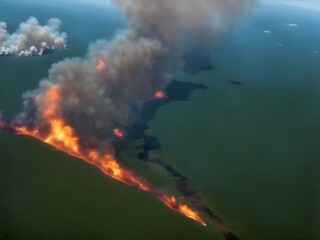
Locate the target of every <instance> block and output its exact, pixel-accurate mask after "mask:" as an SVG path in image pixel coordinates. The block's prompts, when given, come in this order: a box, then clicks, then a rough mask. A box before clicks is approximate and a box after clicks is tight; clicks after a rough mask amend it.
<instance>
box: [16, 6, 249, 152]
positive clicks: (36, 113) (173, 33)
mask: <svg viewBox="0 0 320 240" xmlns="http://www.w3.org/2000/svg"><path fill="white" fill-rule="evenodd" d="M113 3H114V4H115V5H116V6H118V7H119V8H120V9H121V10H122V11H123V12H124V14H125V16H126V17H127V19H128V23H129V28H128V29H126V30H124V31H123V32H122V33H120V34H118V36H117V37H115V39H114V40H113V41H111V42H107V41H99V42H97V43H95V44H93V45H91V46H90V48H89V51H88V54H87V56H86V57H85V58H73V59H66V60H64V61H62V62H59V63H57V64H55V65H53V66H52V68H51V70H50V73H49V77H48V78H47V79H44V80H42V81H41V83H40V86H39V88H38V89H37V90H35V91H32V92H28V93H26V94H25V95H24V99H25V101H24V111H23V113H22V114H20V115H19V116H18V117H17V118H16V119H15V122H17V123H19V122H20V123H24V124H28V126H29V127H30V128H32V127H33V126H41V130H43V132H45V131H46V129H47V127H48V126H47V122H46V121H45V120H44V119H43V118H42V111H43V107H44V106H43V101H42V100H41V99H43V97H44V92H45V91H46V89H48V87H50V86H51V85H52V84H55V85H57V86H58V90H59V92H60V95H61V96H62V97H63V99H61V101H60V103H59V109H58V111H59V114H60V115H61V116H62V117H63V118H64V119H65V120H66V121H67V123H68V124H70V126H72V127H73V129H74V130H75V131H76V133H77V134H78V135H79V136H80V139H81V144H82V146H83V147H87V148H97V147H98V148H99V149H101V150H105V149H106V150H107V151H112V141H113V140H114V135H113V133H112V130H113V129H114V128H121V129H123V128H125V127H129V126H130V125H131V124H132V123H134V121H135V120H136V119H137V117H138V116H139V113H140V109H141V107H142V105H143V103H144V102H145V101H147V100H148V99H150V98H152V96H153V94H154V93H155V92H156V91H157V90H159V89H163V88H164V87H166V85H167V84H168V82H169V80H170V78H171V77H172V75H173V74H174V73H175V72H176V71H177V70H179V68H180V67H181V66H182V60H181V56H182V54H183V52H184V51H185V50H186V49H185V46H186V44H185V42H187V41H188V37H190V36H192V37H193V38H196V39H197V40H198V41H199V43H201V44H202V45H203V46H204V47H207V48H208V49H211V48H212V47H213V46H214V45H215V44H216V42H217V39H219V37H221V35H222V34H223V33H224V32H225V31H226V29H227V27H228V26H229V25H230V23H232V21H234V20H235V18H236V17H238V16H240V15H241V14H243V13H244V12H245V11H247V10H248V8H249V7H251V6H252V4H253V3H254V0H211V1H210V0H197V1H194V0H113ZM99 59H103V60H104V61H105V63H106V67H105V69H104V70H103V71H97V70H96V64H97V63H98V61H99Z"/></svg>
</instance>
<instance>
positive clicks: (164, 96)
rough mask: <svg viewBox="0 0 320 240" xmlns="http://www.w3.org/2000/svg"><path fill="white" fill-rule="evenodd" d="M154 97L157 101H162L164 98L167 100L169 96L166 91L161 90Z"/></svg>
mask: <svg viewBox="0 0 320 240" xmlns="http://www.w3.org/2000/svg"><path fill="white" fill-rule="evenodd" d="M153 97H154V98H156V99H162V98H167V95H166V94H165V92H164V91H160V90H159V91H157V92H156V93H155V94H154V96H153Z"/></svg>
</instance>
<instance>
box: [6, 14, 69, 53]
mask: <svg viewBox="0 0 320 240" xmlns="http://www.w3.org/2000/svg"><path fill="white" fill-rule="evenodd" d="M60 27H61V21H60V20H59V19H56V18H51V19H49V21H48V23H47V25H44V26H41V25H40V24H39V21H38V20H37V19H36V18H34V17H30V18H29V19H28V20H27V21H26V22H23V23H21V24H20V26H19V28H18V29H17V30H16V32H15V33H13V34H10V33H8V31H7V24H6V23H5V22H0V55H17V56H36V55H42V54H43V53H44V52H45V51H48V50H54V49H56V48H60V49H64V48H65V47H66V43H67V34H66V33H64V32H62V33H61V32H60Z"/></svg>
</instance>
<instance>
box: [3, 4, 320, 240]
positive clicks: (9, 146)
mask: <svg viewBox="0 0 320 240" xmlns="http://www.w3.org/2000/svg"><path fill="white" fill-rule="evenodd" d="M0 9H5V11H1V13H0V21H6V22H8V24H9V26H10V27H11V28H12V29H15V28H16V27H17V25H18V23H19V22H21V21H24V20H25V19H26V18H27V17H29V16H36V17H38V18H39V20H40V21H41V22H42V23H43V22H45V21H46V20H47V19H48V18H50V17H58V18H60V19H61V20H62V22H63V30H64V31H66V32H67V33H68V37H69V44H68V51H66V52H59V53H56V54H53V55H46V56H43V57H35V58H16V57H2V58H0V73H1V75H0V109H3V110H4V111H5V113H6V114H8V115H13V114H16V113H18V112H19V111H20V109H21V95H22V93H23V92H25V91H26V90H32V89H35V88H36V86H37V84H38V82H39V80H40V79H41V78H43V77H45V76H47V71H48V69H49V68H50V66H51V64H53V63H55V62H57V61H59V60H61V59H63V58H65V57H72V56H82V55H83V54H84V53H85V52H86V48H87V46H88V43H90V42H91V41H94V40H96V39H98V38H105V37H106V38H111V37H112V35H113V34H114V32H115V31H116V30H117V29H119V28H121V27H124V26H125V22H124V20H123V19H122V17H121V16H119V15H118V14H117V13H114V12H112V11H110V10H108V9H105V8H100V7H99V8H96V7H92V6H82V5H81V4H79V5H77V6H73V5H63V6H62V5H61V7H57V6H52V4H50V5H48V6H47V5H45V4H43V5H36V4H23V3H19V4H18V3H15V4H14V3H9V2H5V1H0ZM288 23H298V24H299V25H301V28H289V27H288V26H286V24H288ZM319 23H320V20H319V17H318V14H315V13H310V12H308V13H306V12H303V11H299V12H297V11H296V10H293V9H282V8H271V7H266V6H265V7H261V8H258V9H257V10H255V11H254V12H253V13H252V14H250V16H248V17H247V18H245V19H243V20H242V21H241V22H239V23H238V24H237V25H236V26H235V27H234V28H232V29H231V31H230V33H229V34H228V35H227V36H226V37H225V39H223V41H222V42H221V44H220V45H219V47H218V48H217V49H216V50H215V51H214V53H213V55H212V64H213V66H214V69H212V70H210V71H204V72H200V73H198V74H195V75H187V74H185V73H180V74H178V75H177V77H176V79H177V80H179V81H187V82H192V83H201V84H204V85H206V86H208V89H207V90H197V91H194V92H193V93H192V95H191V97H190V100H189V101H185V102H173V103H171V104H169V105H166V106H163V107H162V108H160V109H159V111H158V112H157V115H156V117H155V118H154V119H153V120H152V121H151V123H150V129H149V130H148V134H150V135H153V136H156V137H157V138H158V139H159V141H160V144H161V149H160V150H157V151H153V152H152V153H151V154H152V155H153V156H157V157H160V158H161V159H162V160H164V161H166V162H168V163H170V164H171V165H172V166H174V168H175V169H177V170H178V171H179V172H181V173H183V174H184V175H185V176H187V177H188V179H189V181H190V183H191V184H192V185H193V186H194V187H196V188H197V190H198V192H199V194H200V195H201V197H202V198H203V199H204V201H205V203H206V204H208V205H209V206H210V207H211V208H212V209H213V210H214V211H215V212H216V213H217V214H218V215H219V216H220V217H221V218H222V219H223V220H224V221H225V222H226V224H227V225H228V226H229V227H230V228H231V230H232V231H233V232H235V233H236V234H237V236H239V237H240V238H241V239H252V240H254V239H257V240H258V239H265V240H271V239H274V240H278V239H285V240H286V239H301V240H302V239H303V240H307V239H313V240H316V239H319V238H320V232H319V230H318V226H319V225H320V209H319V202H320V201H319V200H320V179H319V176H320V174H319V173H320V166H319V151H318V146H319V145H320V143H319V136H320V132H319V129H320V128H319V122H320V121H319V120H320V111H319V110H318V103H319V99H318V96H317V95H318V91H319V79H320V70H319V69H320V68H319V62H320V54H316V53H314V51H319V52H320V45H319V42H320V31H318V32H317V30H319V28H318V26H319ZM263 30H269V31H271V34H267V33H263ZM279 43H281V44H282V46H279V45H278V44H279ZM229 81H236V82H239V83H240V84H241V85H236V84H230V83H229ZM141 146H142V144H141V142H140V141H137V142H135V143H133V144H132V145H130V146H128V147H127V149H126V151H124V152H123V153H122V156H123V157H124V159H126V165H127V166H130V167H132V168H133V169H135V170H136V171H137V172H138V173H139V174H141V175H143V176H145V177H146V178H147V179H150V181H151V182H153V183H155V184H156V185H157V186H159V188H161V189H162V190H164V191H166V192H169V193H177V190H176V189H175V186H174V183H173V180H172V178H171V177H170V176H169V175H168V173H166V172H165V171H163V170H162V169H161V168H160V167H158V166H155V165H152V164H149V163H145V162H142V161H139V160H138V159H137V157H136V156H137V153H138V152H139V151H141ZM0 156H1V157H0V196H1V198H0V239H23V240H24V239H92V240H97V239H105V240H107V239H110V240H113V239H115V240H118V239H121V240H122V239H128V240H129V239H132V240H134V239H159V240H160V239H161V240H163V239H165V240H167V239H168V240H171V239H172V240H180V239H181V240H197V239H222V238H221V236H220V235H219V234H217V232H216V231H215V230H214V229H212V228H211V227H207V228H204V227H202V226H201V225H199V224H198V223H196V222H194V221H192V220H189V219H186V218H185V217H184V216H182V215H180V214H178V213H176V212H173V211H171V210H169V209H168V208H167V207H165V206H164V205H163V204H162V203H161V202H159V201H158V200H156V199H154V198H153V197H152V196H150V195H148V194H147V193H144V192H141V191H139V190H137V189H134V188H132V187H129V186H126V185H124V184H122V183H119V182H117V181H114V180H112V179H110V178H108V177H106V176H104V175H103V174H102V173H100V172H99V170H97V169H95V168H94V167H93V166H90V165H88V164H86V163H84V162H82V161H80V160H78V159H75V158H72V157H69V156H67V155H66V154H64V153H61V152H59V151H56V150H54V149H53V148H52V147H50V146H47V145H45V144H43V143H40V142H39V141H37V140H34V139H30V138H28V137H23V136H12V135H8V134H0Z"/></svg>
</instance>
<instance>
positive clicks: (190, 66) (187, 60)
mask: <svg viewBox="0 0 320 240" xmlns="http://www.w3.org/2000/svg"><path fill="white" fill-rule="evenodd" d="M183 59H184V66H183V68H182V71H183V72H185V73H187V74H190V75H196V74H198V73H199V72H202V71H208V70H212V69H213V68H214V67H213V65H212V63H211V62H210V57H209V56H208V52H204V51H203V50H201V49H194V48H193V49H192V50H189V51H187V52H186V53H185V54H184V56H183Z"/></svg>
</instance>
